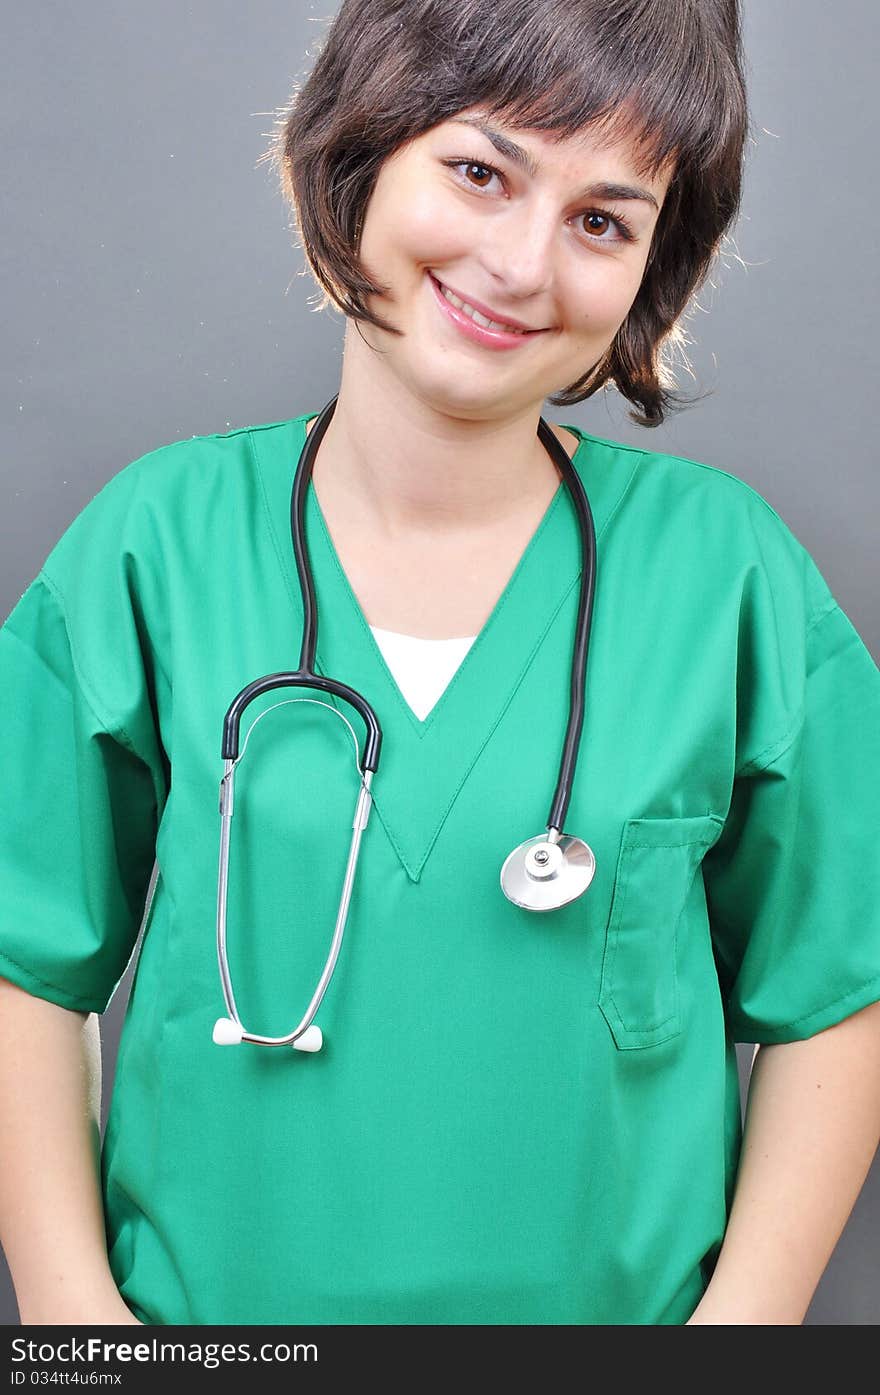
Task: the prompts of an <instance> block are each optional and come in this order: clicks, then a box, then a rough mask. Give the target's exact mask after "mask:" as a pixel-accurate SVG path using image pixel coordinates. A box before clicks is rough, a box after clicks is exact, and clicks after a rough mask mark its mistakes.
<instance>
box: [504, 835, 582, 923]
mask: <svg viewBox="0 0 880 1395" xmlns="http://www.w3.org/2000/svg"><path fill="white" fill-rule="evenodd" d="M595 871H596V859H595V857H594V856H593V851H592V848H590V847H588V846H587V844H586V843H585V842H584V841H583V839H582V838H574V837H571V836H570V835H569V834H567V833H563V834H561V835H559V836H558V837H556V838H555V839H553V840H551V839H550V838H549V837H548V835H547V834H546V833H541V834H539V835H538V837H537V838H527V839H526V841H525V842H524V843H520V845H519V847H518V848H514V850H513V852H512V853H511V854H510V855H509V856H508V857H507V858H505V861H504V866H503V867H502V868H501V890H502V891H503V892H504V895H505V896H506V897H507V899H508V901H512V902H513V904H514V905H515V906H522V907H523V908H524V909H525V910H527V911H553V910H556V908H557V906H565V905H567V904H568V902H569V901H575V900H576V899H577V897H578V896H581V895H583V893H584V892H585V891H586V889H587V887H588V886H589V885H590V882H591V881H592V880H593V874H594V873H595Z"/></svg>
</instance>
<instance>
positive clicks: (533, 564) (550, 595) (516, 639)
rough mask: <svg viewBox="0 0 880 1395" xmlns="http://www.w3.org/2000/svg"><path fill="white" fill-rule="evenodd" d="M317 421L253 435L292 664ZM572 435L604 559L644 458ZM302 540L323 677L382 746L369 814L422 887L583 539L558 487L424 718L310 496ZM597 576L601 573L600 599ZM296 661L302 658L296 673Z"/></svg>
mask: <svg viewBox="0 0 880 1395" xmlns="http://www.w3.org/2000/svg"><path fill="white" fill-rule="evenodd" d="M315 415H316V413H314V412H306V413H304V414H303V415H302V416H299V417H295V418H293V419H292V420H290V421H286V422H279V423H277V424H274V425H273V426H271V427H264V428H259V429H252V430H251V432H250V433H249V437H250V441H251V443H252V446H253V448H254V455H255V460H256V465H257V469H258V471H259V473H260V476H261V479H262V484H263V493H264V500H265V504H266V511H267V519H268V525H269V529H270V532H271V534H272V538H273V542H274V547H275V552H276V554H277V556H278V559H279V562H280V565H281V569H282V573H283V575H284V579H285V583H286V585H287V588H288V591H289V593H290V596H291V601H292V614H291V654H292V655H293V656H296V655H298V653H299V644H300V637H301V627H302V613H303V612H302V600H301V597H300V592H299V583H298V579H297V575H296V566H295V563H294V558H293V550H292V546H291V540H290V491H291V487H292V484H293V476H294V473H295V470H296V465H297V461H298V460H299V456H300V453H301V451H302V448H303V445H304V443H305V440H306V435H307V433H306V424H307V422H308V421H309V420H310V419H311V418H312V417H314V416H315ZM566 429H567V430H569V431H571V432H573V433H574V434H575V435H576V436H577V437H578V446H577V448H576V450H575V452H574V455H573V457H572V461H573V464H574V465H575V468H576V469H577V471H578V473H579V475H580V476H581V479H582V480H583V482H584V487H585V489H586V491H587V496H588V498H589V500H590V507H591V509H592V513H593V521H594V525H595V530H596V544H597V553H598V554H599V559H598V560H599V561H600V560H601V552H600V539H601V537H602V534H603V532H604V530H605V528H606V526H607V524H608V522H609V520H610V518H611V516H612V514H613V513H614V511H615V509H616V506H617V504H618V503H619V501H620V500H621V499H622V498H623V495H624V494H625V493H626V491H627V488H628V485H629V482H630V480H631V479H632V477H633V475H634V473H635V470H636V468H637V461H638V459H639V455H638V454H635V456H634V459H633V464H632V468H631V469H626V470H620V469H618V470H614V469H611V468H609V467H610V465H611V454H612V453H611V452H609V451H608V450H607V448H605V447H603V445H602V443H599V442H596V441H594V439H593V438H591V437H589V436H586V435H585V433H584V432H582V431H580V430H579V429H578V428H577V427H575V426H568V427H567V428H566ZM591 446H593V447H595V448H594V449H593V450H591ZM305 532H306V544H307V547H308V551H309V554H310V558H311V564H312V573H313V577H314V584H315V592H316V597H317V603H318V642H317V649H316V654H315V671H316V672H317V673H319V674H321V675H322V676H324V677H330V678H335V679H338V680H339V681H341V682H344V683H347V684H348V685H349V686H350V687H353V688H355V689H357V690H358V691H359V692H361V693H362V694H363V696H364V697H365V698H366V699H367V701H368V702H369V703H370V704H371V705H372V707H373V709H374V710H375V712H376V715H377V717H378V719H379V723H380V726H381V727H382V733H383V743H382V753H381V761H380V767H379V770H378V771H377V772H376V775H375V778H374V781H373V786H372V793H373V814H374V816H378V818H379V820H380V822H381V823H382V825H383V827H384V829H385V832H386V834H387V836H388V838H389V841H390V842H391V844H392V846H393V847H394V849H395V851H396V853H397V856H398V858H399V859H400V862H401V864H402V866H403V867H404V869H405V871H406V872H407V875H408V876H409V877H410V878H411V879H412V880H413V881H418V879H419V877H420V876H421V873H422V869H423V868H424V865H425V863H426V861H427V859H428V857H429V855H430V852H431V849H432V847H433V845H434V842H435V840H436V838H437V835H438V834H439V832H440V830H441V828H442V827H443V823H444V821H445V819H446V818H447V817H448V815H449V812H450V810H451V808H452V806H453V804H454V802H455V799H456V797H457V795H458V793H459V791H460V790H461V788H462V786H463V785H464V783H465V781H466V780H467V778H468V775H469V773H470V771H471V769H472V768H473V766H474V764H475V762H476V760H477V759H478V757H479V755H480V752H481V751H482V750H483V748H484V746H485V745H486V743H487V742H488V741H489V740H490V739H491V737H492V734H493V732H494V730H495V728H496V727H497V725H498V723H499V721H500V720H501V718H502V716H503V714H504V712H505V710H506V708H507V706H508V705H509V703H510V702H511V701H512V699H513V697H514V695H515V693H516V691H517V689H518V688H519V686H520V684H521V682H522V681H523V678H524V677H525V675H526V673H527V671H528V669H529V668H530V666H531V665H532V663H533V662H534V661H535V658H536V655H537V654H538V652H539V650H540V648H541V645H542V643H543V641H544V639H545V637H546V635H547V633H548V631H549V629H550V627H551V626H552V625H553V622H554V619H555V617H556V615H557V613H558V611H559V610H560V608H561V607H562V606H563V605H564V603H565V601H566V600H567V598H568V596H569V594H570V592H571V591H572V588H574V587H576V586H577V585H578V582H579V579H580V569H581V551H580V534H579V531H578V526H577V519H576V516H575V513H574V509H573V507H572V506H571V501H570V499H569V498H568V490H567V488H566V486H565V484H564V483H563V482H562V481H560V483H559V486H558V488H557V490H556V492H555V494H554V495H553V498H552V499H551V501H550V503H549V505H548V507H547V509H546V510H545V513H544V516H543V518H542V519H541V521H540V523H539V524H538V526H537V528H536V529H535V531H534V533H533V534H532V536H531V538H530V540H529V542H528V543H527V544H526V547H525V549H524V551H523V553H522V554H521V556H520V559H519V562H518V563H517V565H516V567H515V568H514V571H513V572H512V574H511V576H510V578H509V579H508V582H507V584H506V586H505V587H504V590H503V591H502V593H501V595H500V596H499V597H498V600H497V602H496V604H495V606H494V607H493V609H492V612H491V614H490V615H489V617H488V618H487V620H486V621H485V623H484V625H483V627H482V629H481V630H480V632H479V634H478V635H477V637H476V639H475V640H474V642H473V644H472V645H471V647H470V649H469V650H468V652H467V654H466V655H465V657H464V659H463V660H462V662H461V664H460V665H459V667H458V669H457V670H456V672H455V674H454V675H453V677H452V679H451V681H450V682H449V684H448V686H447V687H446V689H445V690H444V691H443V693H442V694H441V695H440V697H439V698H438V700H437V702H436V703H435V704H434V706H433V707H432V708H431V711H430V712H429V713H428V715H427V716H426V717H425V719H424V720H423V721H422V720H420V719H419V718H418V717H417V716H416V714H415V713H414V712H413V710H412V708H411V707H410V706H409V704H408V703H407V701H406V699H405V698H404V696H403V694H402V693H401V691H400V689H399V688H398V686H397V683H396V682H395V680H394V677H393V675H392V673H391V671H390V670H389V668H388V666H387V664H386V662H385V658H384V656H383V654H382V651H381V649H380V648H379V645H378V643H377V641H376V639H375V636H374V635H373V633H372V631H371V630H370V627H369V624H368V622H367V619H366V617H365V615H364V613H363V611H362V610H361V607H360V604H359V602H358V600H357V597H356V596H355V594H354V591H353V590H352V588H351V585H350V583H349V581H348V577H347V576H346V573H345V571H344V569H343V567H342V564H341V562H340V560H339V557H338V555H337V552H336V548H335V546H334V544H333V540H332V537H331V535H330V532H329V529H328V528H327V525H326V522H325V520H324V516H323V514H322V512H321V508H320V505H319V503H318V499H317V494H316V492H315V490H314V489H312V488H310V489H309V490H308V493H307V496H306V509H305ZM600 576H601V566H598V567H597V598H598V591H599V581H598V577H600ZM572 639H573V636H572ZM295 662H296V660H295V657H294V658H293V659H292V661H291V664H290V667H291V668H293V667H294V666H295ZM567 676H568V675H567V673H566V680H567ZM322 696H324V698H325V700H326V695H322ZM333 701H334V703H335V704H336V706H338V707H340V709H341V710H344V711H345V715H346V716H348V717H349V718H353V720H354V723H355V730H356V731H358V745H359V749H360V750H361V752H362V751H363V731H362V724H361V722H360V719H359V718H358V717H357V716H356V714H353V713H352V712H350V711H348V710H347V709H346V704H344V703H340V702H337V701H336V699H333Z"/></svg>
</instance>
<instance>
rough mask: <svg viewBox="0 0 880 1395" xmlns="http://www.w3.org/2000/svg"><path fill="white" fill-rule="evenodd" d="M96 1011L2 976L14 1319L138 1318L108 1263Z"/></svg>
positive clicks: (6, 1226)
mask: <svg viewBox="0 0 880 1395" xmlns="http://www.w3.org/2000/svg"><path fill="white" fill-rule="evenodd" d="M100 1110H101V1042H100V1034H99V1027H98V1019H97V1017H96V1016H95V1015H94V1014H87V1013H83V1012H72V1011H69V1010H68V1009H67V1008H62V1007H59V1006H57V1005H56V1004H55V1003H50V1002H48V1001H46V1000H45V999H43V998H37V997H33V996H32V995H31V994H29V993H26V992H25V991H24V989H22V988H19V987H18V986H17V985H16V984H13V983H10V982H9V981H8V980H7V979H0V1138H2V1166H0V1241H2V1244H3V1249H4V1251H5V1254H6V1259H7V1262H8V1264H9V1270H10V1273H11V1275H12V1281H13V1284H14V1285H15V1293H16V1298H17V1300H18V1307H19V1315H20V1318H21V1321H22V1323H136V1322H137V1321H138V1319H137V1318H135V1316H134V1314H133V1313H131V1312H130V1310H129V1309H128V1308H127V1307H126V1306H125V1304H124V1302H123V1300H122V1297H121V1295H120V1293H119V1290H118V1289H117V1288H116V1285H115V1283H114V1282H113V1277H112V1275H111V1272H110V1266H109V1263H108V1260H107V1250H106V1239H105V1233H104V1213H103V1205H102V1201H101V1191H100V1180H99V1177H100V1174H99V1160H100V1138H101V1132H100V1128H101V1125H100V1121H101V1113H100Z"/></svg>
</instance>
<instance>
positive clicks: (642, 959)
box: [599, 814, 724, 1050]
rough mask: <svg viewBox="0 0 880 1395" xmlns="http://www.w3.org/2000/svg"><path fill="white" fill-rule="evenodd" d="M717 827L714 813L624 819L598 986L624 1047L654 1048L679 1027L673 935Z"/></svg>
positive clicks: (680, 929) (604, 1009)
mask: <svg viewBox="0 0 880 1395" xmlns="http://www.w3.org/2000/svg"><path fill="white" fill-rule="evenodd" d="M723 826H724V825H723V822H722V820H721V819H719V818H717V817H716V816H715V815H714V814H705V815H700V816H698V817H696V818H669V819H662V818H661V819H628V820H627V822H626V823H625V824H624V828H623V833H622V836H621V841H620V855H619V857H618V862H617V875H616V878H615V882H614V891H613V894H612V898H611V909H610V912H609V916H608V926H607V929H606V934H605V953H604V956H603V960H602V982H601V987H600V991H599V1007H600V1009H601V1011H602V1015H603V1016H604V1018H605V1021H606V1022H607V1023H608V1026H609V1028H610V1029H611V1033H612V1036H613V1037H614V1040H615V1043H616V1044H617V1046H618V1047H620V1048H621V1049H622V1050H626V1049H631V1048H637V1047H646V1046H657V1045H659V1043H660V1042H663V1041H667V1040H669V1038H670V1037H674V1036H677V1035H678V1033H679V1032H680V1031H681V1017H680V1012H679V995H678V973H677V966H678V940H679V935H680V934H681V933H682V932H683V925H682V922H683V921H685V920H686V918H687V915H688V906H689V903H690V904H691V905H695V903H694V901H693V900H692V894H693V891H694V879H695V876H696V872H697V868H698V867H699V865H700V863H701V861H702V859H703V856H704V854H705V851H706V849H707V848H708V847H709V846H710V845H711V844H712V843H714V842H715V840H716V839H717V837H718V836H719V834H720V832H721V829H722V828H723ZM701 905H703V906H704V902H701ZM694 913H696V907H695V910H694ZM702 913H703V914H705V911H704V910H703V912H702Z"/></svg>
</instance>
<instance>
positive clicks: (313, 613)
mask: <svg viewBox="0 0 880 1395" xmlns="http://www.w3.org/2000/svg"><path fill="white" fill-rule="evenodd" d="M337 400H338V393H337V394H336V395H334V396H333V397H332V398H331V399H330V401H329V402H328V403H327V404H326V406H325V407H324V408H323V409H322V411H321V412H320V413H319V415H318V417H317V419H316V420H315V422H314V423H313V425H312V428H311V430H310V431H309V432H307V433H306V440H305V443H304V445H303V448H302V451H301V452H300V458H299V461H298V464H297V468H296V472H295V475H294V481H293V487H292V490H291V497H290V531H291V540H292V543H293V553H294V559H295V562H296V570H297V576H298V579H299V586H300V594H301V596H302V606H303V628H302V644H301V649H300V658H299V667H298V668H297V669H296V670H294V671H290V672H285V671H282V672H278V673H272V674H267V675H266V676H265V677H263V678H257V679H255V680H254V681H253V682H252V683H248V684H247V686H246V687H244V688H243V689H242V690H241V692H240V693H238V694H237V696H236V697H235V698H234V699H233V701H232V702H231V703H230V705H229V708H228V709H227V712H226V715H225V717H224V721H223V743H222V756H223V760H224V774H223V778H222V780H221V782H220V815H221V832H220V866H219V872H218V881H217V958H218V962H219V966H220V979H221V985H222V989H223V996H224V1001H225V1003H226V1008H227V1012H228V1013H229V1018H228V1019H226V1020H224V1019H220V1020H219V1021H218V1022H217V1023H216V1024H215V1035H214V1040H215V1041H219V1042H221V1043H228V1042H232V1041H236V1040H237V1041H242V1040H246V1041H251V1042H255V1043H257V1044H259V1045H264V1046H287V1045H294V1046H297V1045H299V1047H300V1049H303V1050H318V1049H320V1041H321V1033H320V1031H319V1029H318V1028H317V1027H315V1026H312V1022H313V1019H314V1016H315V1013H316V1012H317V1010H318V1007H319V1006H320V1003H321V1001H322V999H323V997H324V994H325V993H326V991H327V988H328V986H329V983H330V980H331V978H332V975H333V971H334V968H335V966H336V961H337V958H338V955H339V949H340V946H341V944H342V936H343V933H344V930H345V924H346V920H347V916H348V909H349V903H350V899H351V893H352V887H353V883H354V876H355V869H356V866H357V859H358V855H359V851H360V843H361V835H362V833H363V830H364V829H365V828H366V825H367V820H368V817H369V812H370V807H371V794H370V784H371V781H372V778H373V775H374V774H375V773H376V771H377V770H378V768H379V757H380V755H381V750H382V728H381V726H380V723H379V720H378V717H377V716H376V713H375V712H374V710H373V708H372V707H371V705H370V703H369V702H368V701H367V699H366V698H365V697H364V696H363V695H362V694H361V693H359V692H357V690H356V689H354V688H351V687H349V685H348V684H346V683H341V682H339V681H338V680H337V679H333V678H325V677H323V676H322V675H320V674H316V673H315V671H314V665H315V654H316V649H317V641H318V605H317V599H316V595H315V585H314V578H313V576H312V569H311V563H310V558H309V553H308V548H307V546H306V539H305V533H306V527H305V509H306V499H307V493H308V486H309V482H310V480H311V475H312V468H313V465H314V460H315V456H316V454H317V450H318V446H319V445H320V442H321V439H322V437H323V435H324V433H325V431H326V429H327V427H328V425H329V423H330V421H331V419H332V417H333V413H334V411H335V408H336V402H337ZM538 435H539V437H540V439H541V441H542V443H543V445H544V446H545V448H546V450H547V451H548V453H549V454H550V456H551V458H552V459H553V460H554V462H555V463H556V466H557V468H558V469H559V471H560V473H561V475H562V478H563V481H564V482H565V484H566V486H567V488H568V492H569V495H570V497H571V499H572V501H573V503H574V506H575V514H576V517H577V521H578V529H579V534H580V540H581V579H580V593H579V599H578V612H577V621H576V625H575V638H574V646H573V653H572V662H571V677H570V683H569V711H568V721H567V724H566V730H565V739H564V742H563V748H562V756H561V760H560V765H559V773H558V777H557V782H556V788H555V790H554V794H553V801H552V804H551V806H550V815H549V818H548V822H547V833H548V839H547V842H546V844H543V845H542V848H541V857H542V858H544V859H545V862H546V858H547V856H548V855H549V854H550V853H555V854H556V856H557V857H558V855H559V849H561V848H562V846H563V845H566V844H569V845H570V844H573V843H580V840H577V839H571V838H568V837H567V836H563V835H562V830H563V826H564V821H565V817H566V813H567V811H568V805H569V801H570V798H571V791H572V785H573V782H574V774H575V768H576V765H577V756H578V749H579V746H580V739H581V733H582V729H583V718H584V700H585V698H584V695H585V686H586V664H587V653H588V647H589V637H590V630H591V626H592V616H593V600H594V594H595V586H596V534H595V528H594V525H593V516H592V511H591V509H590V504H589V500H588V498H587V494H586V491H585V489H584V487H583V484H582V482H581V479H580V476H579V474H578V472H577V470H576V469H575V467H574V465H573V464H572V462H571V459H570V458H569V455H568V452H567V451H566V450H565V448H564V447H563V446H562V444H561V442H560V441H559V440H558V438H557V436H556V435H555V433H554V432H553V431H552V430H551V428H550V427H549V425H548V424H547V422H546V421H545V420H544V418H543V417H541V418H539V421H538ZM282 687H309V688H318V689H320V690H321V691H322V692H325V693H329V694H331V695H332V696H334V697H338V698H341V699H342V700H343V701H344V702H346V703H348V704H349V705H350V706H351V707H353V708H354V709H355V711H356V712H357V713H358V714H359V715H360V717H361V718H362V720H363V722H364V727H365V731H366V739H365V743H364V753H363V758H362V761H361V762H360V764H359V766H358V770H359V774H360V787H359V789H358V799H357V805H356V808H355V814H354V819H353V822H352V839H351V845H350V848H349V856H348V862H347V866H346V872H345V878H344V883H343V888H342V894H341V897H340V903H339V909H338V912H337V917H336V925H335V927H334V932H333V938H332V941H331V945H330V950H329V953H328V955H327V959H326V962H325V965H324V969H323V971H322V973H321V977H320V979H319V981H318V985H317V987H316V989H315V991H314V993H313V995H312V998H311V1001H310V1002H309V1006H308V1008H307V1009H306V1012H305V1014H304V1016H303V1017H302V1019H301V1021H300V1023H299V1025H298V1026H297V1027H295V1028H294V1030H293V1031H292V1032H290V1033H288V1034H287V1035H285V1036H281V1037H269V1036H262V1035H259V1034H257V1033H252V1032H248V1031H246V1030H245V1029H244V1027H243V1024H242V1022H241V1018H240V1017H239V1013H238V1008H237V1005H236V1002H235V995H234V992H233V988H232V977H231V973H230V970H229V960H228V954H227V944H226V905H227V895H228V882H229V845H230V828H231V819H232V813H233V798H234V794H233V792H234V780H235V767H236V764H237V762H238V760H239V741H240V732H241V718H242V715H243V713H244V712H245V710H246V708H247V707H248V706H249V705H250V703H251V702H253V701H254V699H255V698H257V697H259V696H261V695H262V694H263V693H266V692H269V691H272V690H273V689H276V688H282ZM320 705H327V704H320ZM331 710H332V711H334V712H335V715H336V716H338V717H342V713H340V712H339V711H338V710H337V709H336V708H331ZM342 719H343V721H346V719H345V718H344V717H343V718H342ZM257 720H259V718H258V719H257ZM346 725H350V724H349V723H348V722H347V721H346ZM245 744H247V743H245ZM242 754H243V752H242ZM355 759H356V761H357V743H355ZM539 842H540V840H538V839H530V840H527V843H525V844H523V845H522V846H521V848H520V849H517V850H515V852H514V853H512V854H511V856H510V858H509V859H508V863H509V862H510V861H511V859H513V858H514V857H515V856H517V855H518V854H520V853H522V852H524V851H525V850H528V849H529V848H530V847H531V845H532V844H535V843H539ZM554 844H556V845H559V846H558V848H554V846H553V845H554ZM580 846H581V850H582V855H583V858H585V859H586V872H585V873H584V877H583V879H582V885H583V886H586V885H588V884H589V879H590V877H591V876H592V869H593V867H594V865H595V864H594V860H593V857H592V853H591V851H590V849H589V848H587V847H586V845H584V844H581V845H580ZM532 851H534V850H532ZM502 885H503V886H504V887H505V892H506V894H508V895H510V899H514V900H516V899H517V894H518V893H517V891H514V892H513V893H512V894H511V893H510V892H509V891H508V888H507V887H506V885H505V883H504V873H503V872H502ZM571 894H572V893H571V892H569V894H568V896H569V897H570V895H571ZM574 894H579V893H578V892H576V893H574ZM566 899H568V898H566ZM518 904H527V903H524V902H522V901H518ZM528 904H530V905H531V908H532V909H543V908H544V907H543V906H538V905H534V904H531V903H528ZM557 904H558V903H557ZM218 1030H219V1031H220V1035H219V1036H218ZM310 1034H315V1037H316V1039H317V1042H318V1045H317V1046H316V1045H315V1044H314V1041H312V1042H310V1043H309V1042H307V1037H308V1036H309V1035H310Z"/></svg>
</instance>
